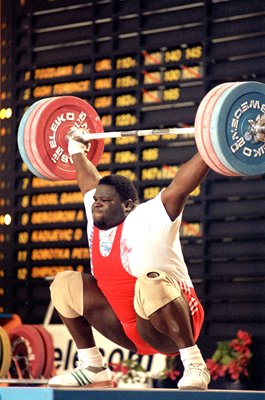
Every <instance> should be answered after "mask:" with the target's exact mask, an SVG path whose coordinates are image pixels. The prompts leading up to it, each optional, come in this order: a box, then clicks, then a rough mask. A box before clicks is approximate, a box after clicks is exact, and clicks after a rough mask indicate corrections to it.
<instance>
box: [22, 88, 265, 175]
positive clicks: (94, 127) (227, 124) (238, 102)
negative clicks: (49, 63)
mask: <svg viewBox="0 0 265 400" xmlns="http://www.w3.org/2000/svg"><path fill="white" fill-rule="evenodd" d="M69 132H70V133H69ZM78 132H79V133H78ZM171 134H172V135H190V134H191V135H194V137H195V141H196V144H197V147H198V150H199V152H200V154H201V156H202V157H203V159H204V160H205V162H206V163H207V164H208V165H209V166H210V167H211V168H212V169H213V170H215V171H216V172H218V173H220V174H223V175H231V176H234V175H237V176H242V175H260V174H263V173H265V85H264V84H263V83H260V82H228V83H224V84H221V85H217V86H216V87H215V88H213V89H212V90H210V91H209V92H208V93H207V94H206V96H205V97H204V98H203V99H202V102H201V104H200V105H199V107H198V110H197V113H196V118H195V124H194V127H181V128H174V127H173V128H162V129H159V128H158V129H140V130H136V129H135V130H128V131H117V132H104V131H103V126H102V124H101V121H100V118H99V116H98V114H97V112H96V110H95V109H94V108H93V107H92V106H91V105H90V104H89V103H88V102H86V101H84V100H82V99H80V98H78V97H74V96H61V97H57V98H56V97H54V98H47V99H43V100H41V101H37V102H36V103H34V104H32V105H31V106H30V107H29V109H28V110H27V111H26V113H25V114H24V116H23V117H22V120H21V122H20V124H19V128H18V148H19V151H20V154H21V157H22V159H23V161H24V162H25V163H26V164H27V166H28V168H29V169H30V171H31V172H32V173H33V174H34V175H37V176H38V177H40V178H43V179H49V180H60V179H65V180H72V179H75V178H76V175H75V170H74V166H73V162H72V159H71V157H70V156H69V154H68V143H67V139H68V138H69V135H70V136H71V135H75V136H74V138H75V139H76V140H80V141H83V142H84V143H86V142H88V141H89V142H90V148H89V151H88V152H87V157H88V159H89V160H90V161H91V162H92V163H93V164H94V165H97V164H98V163H99V161H100V159H101V156H102V153H103V151H104V144H105V143H104V139H106V138H119V137H129V136H137V137H138V136H139V137H140V136H148V135H171ZM158 161H159V160H158ZM163 162H164V160H163Z"/></svg>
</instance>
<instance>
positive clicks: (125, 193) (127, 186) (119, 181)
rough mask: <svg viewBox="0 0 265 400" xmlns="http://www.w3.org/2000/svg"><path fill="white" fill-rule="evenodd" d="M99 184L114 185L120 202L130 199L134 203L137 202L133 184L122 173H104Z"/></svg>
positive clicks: (137, 198)
mask: <svg viewBox="0 0 265 400" xmlns="http://www.w3.org/2000/svg"><path fill="white" fill-rule="evenodd" d="M98 184H99V185H109V186H114V187H115V189H116V191H117V193H118V194H119V196H120V199H121V201H122V202H124V201H126V200H129V199H131V200H132V201H133V202H134V203H135V204H139V197H138V193H137V190H136V187H135V186H134V184H133V182H131V181H130V180H129V179H128V178H126V177H125V176H122V175H114V174H113V175H106V176H104V177H103V178H101V179H100V181H99V183H98Z"/></svg>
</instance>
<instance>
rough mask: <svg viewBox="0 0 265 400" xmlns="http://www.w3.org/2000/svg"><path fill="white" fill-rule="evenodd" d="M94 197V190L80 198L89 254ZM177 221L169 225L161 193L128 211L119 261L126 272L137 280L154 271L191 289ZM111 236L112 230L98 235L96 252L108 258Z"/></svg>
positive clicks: (180, 218) (91, 246)
mask: <svg viewBox="0 0 265 400" xmlns="http://www.w3.org/2000/svg"><path fill="white" fill-rule="evenodd" d="M94 193H95V189H93V190H91V191H89V192H87V193H86V194H85V196H84V204H85V209H86V216H87V221H88V223H87V234H88V243H89V248H90V251H93V244H92V240H91V239H92V235H93V218H92V213H91V206H92V204H93V203H94V199H93V196H94ZM181 221H182V214H181V215H180V216H179V217H178V218H177V219H176V220H175V221H173V222H172V221H171V219H170V218H169V216H168V214H167V212H166V210H165V207H164V205H163V203H162V201H161V192H160V193H159V194H158V195H157V196H156V197H155V198H154V199H151V200H148V201H146V202H145V203H142V204H139V205H138V206H137V207H136V208H135V209H134V210H133V211H131V212H130V213H129V214H128V216H127V217H126V219H125V221H124V226H123V231H122V236H121V259H122V263H123V266H124V268H125V269H126V271H127V272H128V273H130V274H131V275H133V276H135V277H138V276H139V275H141V274H142V273H144V272H145V271H147V270H150V269H152V268H155V269H159V270H162V271H165V272H167V273H168V274H169V275H170V276H171V277H173V278H174V279H176V281H177V282H179V283H180V282H182V284H184V285H187V286H188V287H193V284H192V282H191V279H190V277H189V274H188V269H187V265H186V263H185V261H184V258H183V253H182V249H181V243H180V239H179V228H180V225H181ZM115 233H116V227H115V228H111V229H109V230H107V231H103V230H102V231H100V252H101V254H102V255H103V256H104V255H105V256H107V255H108V254H109V252H110V250H111V246H112V243H113V239H114V237H115ZM91 272H92V273H93V265H91Z"/></svg>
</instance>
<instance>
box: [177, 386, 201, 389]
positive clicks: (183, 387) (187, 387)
mask: <svg viewBox="0 0 265 400" xmlns="http://www.w3.org/2000/svg"><path fill="white" fill-rule="evenodd" d="M178 389H179V390H208V387H207V388H201V387H195V386H193V387H191V386H182V387H181V388H178Z"/></svg>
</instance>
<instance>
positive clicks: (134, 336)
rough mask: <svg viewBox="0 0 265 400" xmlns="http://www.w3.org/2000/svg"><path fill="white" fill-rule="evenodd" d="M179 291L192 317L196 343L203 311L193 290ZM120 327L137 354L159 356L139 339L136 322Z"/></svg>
mask: <svg viewBox="0 0 265 400" xmlns="http://www.w3.org/2000/svg"><path fill="white" fill-rule="evenodd" d="M181 290H182V292H183V294H184V296H185V297H186V299H187V301H188V303H189V307H190V312H191V317H192V329H193V337H194V341H195V342H196V341H197V340H198V337H199V334H200V331H201V327H202V324H203V320H204V310H203V307H202V305H201V303H200V301H199V300H198V298H197V296H196V293H195V291H194V289H193V288H181ZM122 326H123V329H124V331H125V333H126V335H127V336H128V338H129V339H131V341H132V342H133V343H134V344H135V346H136V347H137V354H146V355H151V354H159V353H160V354H161V352H160V351H158V350H156V349H154V348H153V347H151V346H150V345H149V344H148V343H146V342H145V341H144V340H143V339H142V338H141V337H140V335H139V333H138V331H137V327H136V321H133V322H131V323H124V322H122ZM171 355H172V354H171Z"/></svg>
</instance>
